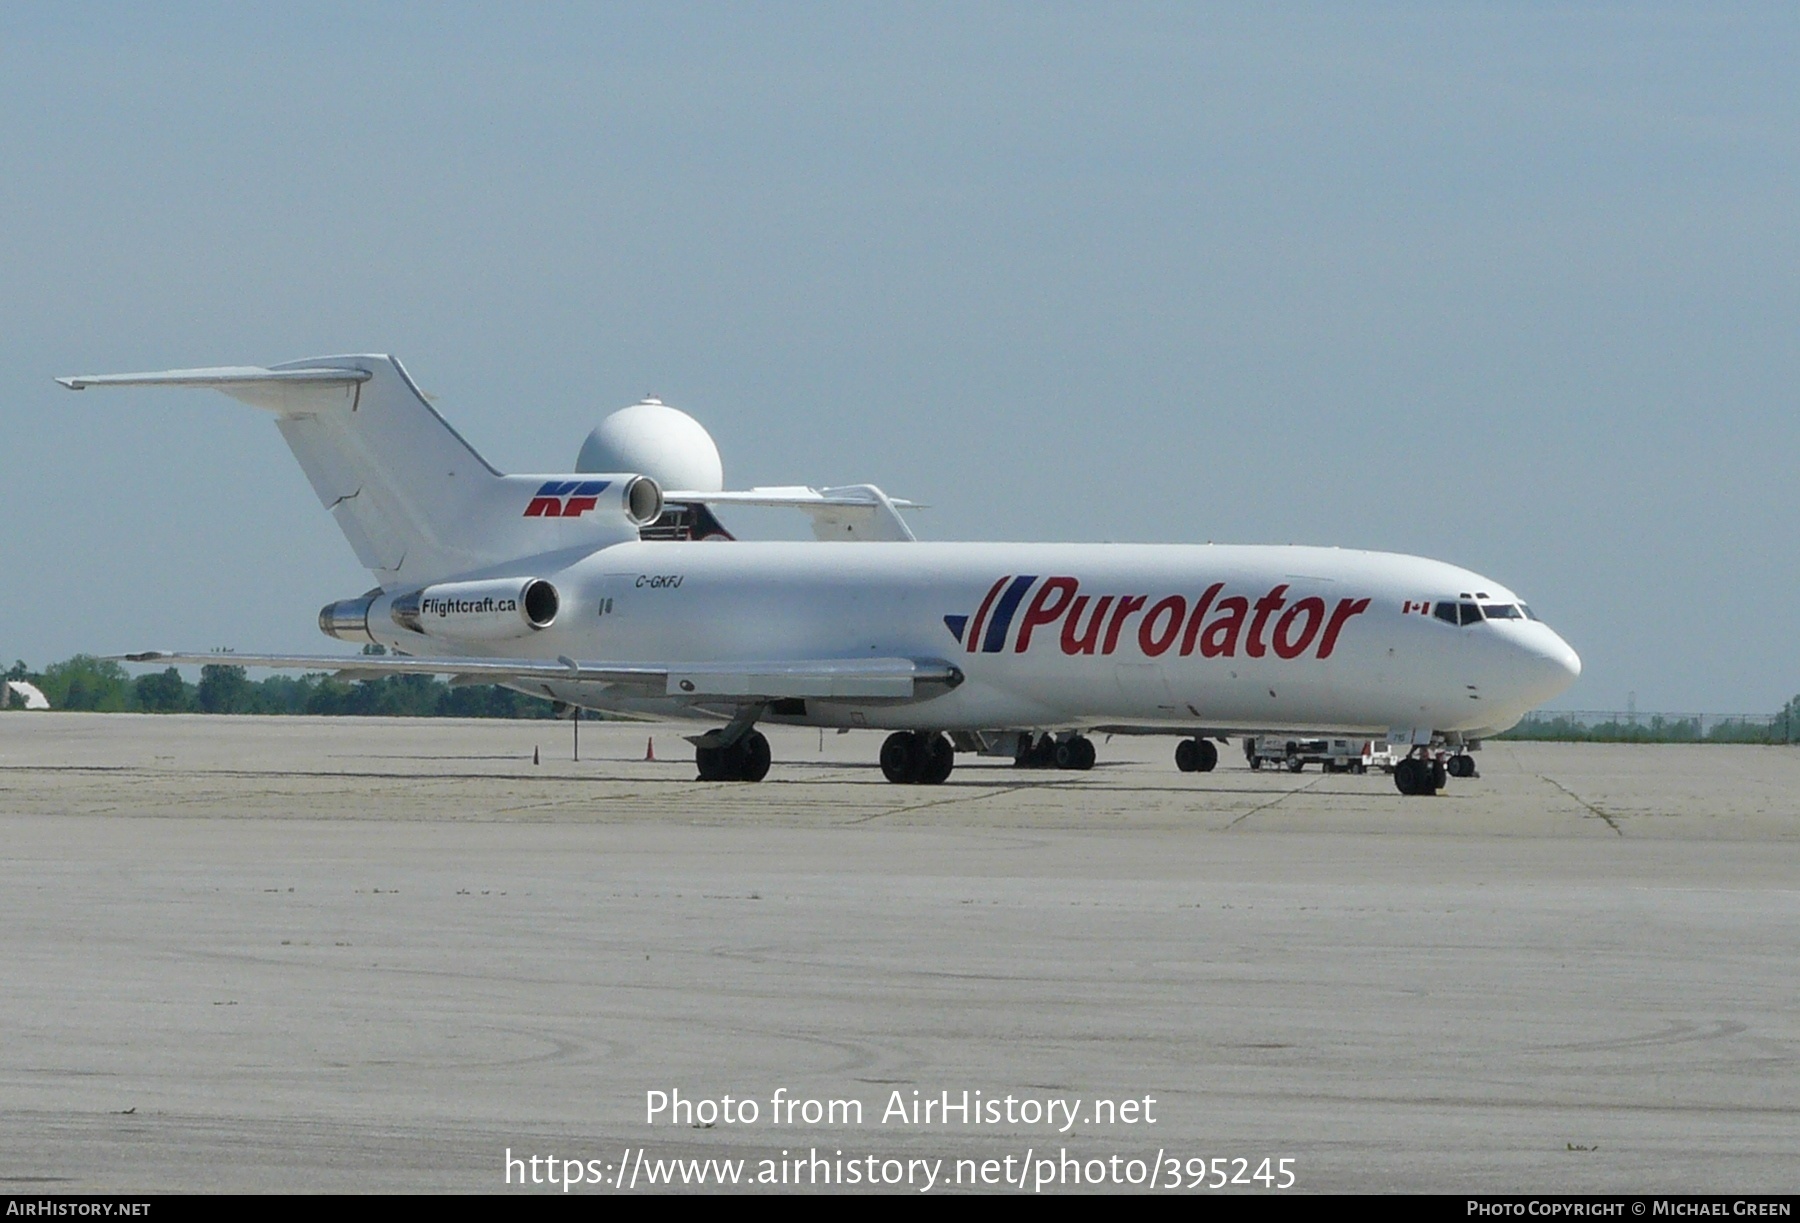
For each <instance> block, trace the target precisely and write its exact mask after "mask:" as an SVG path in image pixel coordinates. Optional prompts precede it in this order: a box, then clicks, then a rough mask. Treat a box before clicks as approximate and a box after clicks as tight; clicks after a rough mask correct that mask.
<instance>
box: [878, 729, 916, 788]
mask: <svg viewBox="0 0 1800 1223" xmlns="http://www.w3.org/2000/svg"><path fill="white" fill-rule="evenodd" d="M918 771H919V753H918V750H917V747H916V745H915V741H914V739H913V736H912V732H911V731H905V730H901V731H895V732H894V733H893V734H891V735H889V736H888V737H887V738H886V739H885V740H883V741H882V744H881V774H882V776H884V777H886V778H887V779H888V780H889V781H891V782H893V783H894V784H895V785H897V786H908V785H911V784H912V783H913V782H915V781H917V780H918Z"/></svg>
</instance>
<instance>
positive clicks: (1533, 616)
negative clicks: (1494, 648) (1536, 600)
mask: <svg viewBox="0 0 1800 1223" xmlns="http://www.w3.org/2000/svg"><path fill="white" fill-rule="evenodd" d="M1519 610H1520V611H1522V612H1524V613H1525V618H1526V619H1527V620H1537V618H1538V617H1537V613H1536V612H1534V611H1532V610H1531V605H1530V604H1529V603H1521V604H1519ZM1538 622H1539V623H1540V624H1541V623H1543V622H1542V621H1541V620H1540V621H1538Z"/></svg>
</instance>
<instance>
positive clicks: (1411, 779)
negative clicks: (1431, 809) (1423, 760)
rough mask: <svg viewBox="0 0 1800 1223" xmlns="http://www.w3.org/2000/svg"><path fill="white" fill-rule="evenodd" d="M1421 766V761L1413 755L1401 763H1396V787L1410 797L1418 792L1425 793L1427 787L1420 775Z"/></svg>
mask: <svg viewBox="0 0 1800 1223" xmlns="http://www.w3.org/2000/svg"><path fill="white" fill-rule="evenodd" d="M1420 767H1421V766H1420V763H1419V761H1418V760H1416V759H1414V758H1413V757H1411V756H1408V757H1407V758H1406V759H1405V760H1402V761H1401V762H1400V763H1399V764H1397V765H1395V766H1394V788H1395V789H1397V790H1399V791H1400V793H1402V794H1404V795H1406V796H1407V797H1408V798H1411V797H1412V796H1414V795H1417V794H1423V793H1424V792H1425V787H1424V785H1423V784H1422V779H1421V778H1420V776H1419V771H1420Z"/></svg>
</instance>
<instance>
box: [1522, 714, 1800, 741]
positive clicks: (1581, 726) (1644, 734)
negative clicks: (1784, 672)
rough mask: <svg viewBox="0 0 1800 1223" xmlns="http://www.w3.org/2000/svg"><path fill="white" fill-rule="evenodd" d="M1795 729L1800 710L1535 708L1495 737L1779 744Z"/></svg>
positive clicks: (1798, 728) (1797, 730)
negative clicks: (1699, 710) (1762, 711)
mask: <svg viewBox="0 0 1800 1223" xmlns="http://www.w3.org/2000/svg"><path fill="white" fill-rule="evenodd" d="M1797 733H1800V711H1797V710H1795V709H1794V707H1793V706H1791V705H1790V706H1789V708H1787V709H1784V710H1782V712H1780V713H1774V714H1769V713H1729V714H1717V713H1640V712H1638V711H1636V710H1617V709H1540V710H1538V711H1537V712H1536V713H1533V714H1529V715H1527V716H1526V718H1525V720H1524V721H1522V722H1520V723H1519V724H1518V725H1517V726H1515V727H1513V728H1512V729H1511V730H1509V731H1507V732H1506V733H1505V734H1503V735H1501V736H1500V738H1502V739H1531V740H1538V741H1547V742H1564V743H1782V744H1790V743H1793V742H1794V737H1795V735H1796V734H1797Z"/></svg>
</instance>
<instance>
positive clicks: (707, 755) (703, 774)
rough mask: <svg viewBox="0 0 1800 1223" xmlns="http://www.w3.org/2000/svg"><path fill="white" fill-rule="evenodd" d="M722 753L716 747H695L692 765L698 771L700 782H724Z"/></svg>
mask: <svg viewBox="0 0 1800 1223" xmlns="http://www.w3.org/2000/svg"><path fill="white" fill-rule="evenodd" d="M723 757H724V753H723V752H721V751H720V750H719V749H718V748H716V747H697V748H695V749H694V763H695V765H697V766H698V767H699V769H700V778H699V780H701V781H724V780H726V778H725V761H724V759H723Z"/></svg>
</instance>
